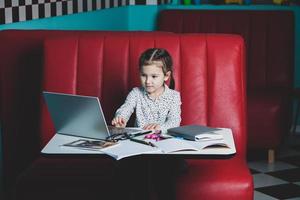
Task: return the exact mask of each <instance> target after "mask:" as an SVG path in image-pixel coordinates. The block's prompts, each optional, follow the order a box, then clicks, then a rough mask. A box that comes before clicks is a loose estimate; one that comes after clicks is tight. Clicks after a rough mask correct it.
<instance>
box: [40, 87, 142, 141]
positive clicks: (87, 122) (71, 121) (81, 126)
mask: <svg viewBox="0 0 300 200" xmlns="http://www.w3.org/2000/svg"><path fill="white" fill-rule="evenodd" d="M43 95H44V98H45V101H46V105H47V108H48V111H49V113H50V116H51V119H52V121H53V124H54V127H55V130H56V133H58V134H65V135H72V136H79V137H84V138H91V139H99V140H105V139H106V138H107V137H108V136H111V135H112V134H120V133H125V132H126V133H127V134H129V135H134V134H139V133H141V132H143V130H141V129H139V128H134V127H132V128H116V127H112V126H110V127H108V126H107V123H106V121H105V117H104V114H103V111H102V108H101V104H100V101H99V99H98V97H93V96H83V95H73V94H65V93H56V92H47V91H44V92H43Z"/></svg>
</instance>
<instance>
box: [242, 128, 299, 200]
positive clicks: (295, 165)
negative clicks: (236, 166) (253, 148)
mask: <svg viewBox="0 0 300 200" xmlns="http://www.w3.org/2000/svg"><path fill="white" fill-rule="evenodd" d="M248 166H249V168H250V170H251V173H252V175H253V179H254V188H255V191H254V199H255V200H276V199H287V200H300V134H299V133H296V134H295V135H291V136H290V137H289V138H288V139H286V141H285V142H284V145H283V146H282V148H281V149H279V150H278V151H277V153H276V160H275V162H274V163H273V164H268V162H267V152H265V153H261V154H257V153H255V152H252V153H251V154H250V155H249V156H248Z"/></svg>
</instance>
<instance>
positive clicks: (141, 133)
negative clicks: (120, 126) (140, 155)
mask: <svg viewBox="0 0 300 200" xmlns="http://www.w3.org/2000/svg"><path fill="white" fill-rule="evenodd" d="M151 132H152V131H151V130H149V131H140V132H137V133H136V134H132V136H133V137H136V136H140V135H145V134H147V133H151Z"/></svg>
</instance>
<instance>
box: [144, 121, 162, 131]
mask: <svg viewBox="0 0 300 200" xmlns="http://www.w3.org/2000/svg"><path fill="white" fill-rule="evenodd" d="M143 129H145V130H160V125H159V124H155V123H152V124H147V125H145V126H144V127H143Z"/></svg>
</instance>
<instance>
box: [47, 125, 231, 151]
mask: <svg viewBox="0 0 300 200" xmlns="http://www.w3.org/2000/svg"><path fill="white" fill-rule="evenodd" d="M221 134H222V135H223V138H224V142H225V143H226V144H227V146H228V147H229V148H228V147H209V148H204V146H205V145H206V142H204V141H203V142H199V141H197V142H196V141H188V140H184V142H185V143H189V144H191V145H192V146H193V147H195V148H196V149H197V150H196V151H190V150H188V151H176V152H171V153H163V152H158V151H151V150H149V148H151V147H149V146H147V145H142V146H144V148H141V149H140V152H135V153H136V154H135V155H140V154H155V155H157V154H158V155H159V154H167V155H184V156H188V155H193V156H197V155H198V156H204V155H208V156H212V155H215V156H225V155H234V154H235V153H236V148H235V144H234V139H233V135H232V132H231V129H224V131H222V133H221ZM78 139H82V138H80V137H75V136H69V135H62V134H55V135H54V136H53V138H52V139H51V140H50V141H49V142H48V143H47V145H46V146H45V147H44V148H43V149H42V151H41V153H42V155H103V154H104V152H103V151H101V150H87V149H80V148H74V147H66V146H63V145H64V144H66V143H70V142H73V141H75V140H78ZM134 145H137V143H135V142H133V141H129V140H124V141H120V142H119V144H118V145H117V146H118V148H123V149H128V148H133V149H134V148H135V147H134ZM138 145H141V144H138ZM142 146H139V147H142ZM110 148H111V147H110ZM112 148H114V147H112ZM147 148H148V149H147ZM120 150H122V149H120Z"/></svg>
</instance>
